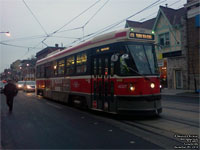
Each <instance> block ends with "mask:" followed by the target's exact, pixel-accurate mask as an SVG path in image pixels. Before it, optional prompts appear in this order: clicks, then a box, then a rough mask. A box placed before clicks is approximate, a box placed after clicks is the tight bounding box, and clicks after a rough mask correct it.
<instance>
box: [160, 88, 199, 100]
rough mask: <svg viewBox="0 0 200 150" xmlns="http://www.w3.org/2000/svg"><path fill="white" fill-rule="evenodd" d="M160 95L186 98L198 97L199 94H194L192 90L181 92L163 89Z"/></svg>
mask: <svg viewBox="0 0 200 150" xmlns="http://www.w3.org/2000/svg"><path fill="white" fill-rule="evenodd" d="M161 95H177V96H187V97H199V98H200V93H195V92H194V91H192V90H181V89H168V88H163V89H162V91H161Z"/></svg>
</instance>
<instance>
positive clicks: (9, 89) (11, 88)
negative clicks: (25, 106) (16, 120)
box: [4, 80, 18, 112]
mask: <svg viewBox="0 0 200 150" xmlns="http://www.w3.org/2000/svg"><path fill="white" fill-rule="evenodd" d="M17 93H18V89H17V87H16V85H15V83H14V81H12V80H9V81H8V84H6V86H5V88H4V94H5V95H6V101H7V105H8V107H9V111H10V112H12V109H13V99H14V97H15V96H16V95H17Z"/></svg>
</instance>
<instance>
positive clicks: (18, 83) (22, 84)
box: [16, 81, 25, 90]
mask: <svg viewBox="0 0 200 150" xmlns="http://www.w3.org/2000/svg"><path fill="white" fill-rule="evenodd" d="M24 83H25V81H18V82H17V84H16V85H17V88H18V90H22V89H24Z"/></svg>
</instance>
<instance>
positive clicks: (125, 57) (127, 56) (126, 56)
mask: <svg viewBox="0 0 200 150" xmlns="http://www.w3.org/2000/svg"><path fill="white" fill-rule="evenodd" d="M121 57H122V59H123V60H125V59H129V55H128V54H123V55H122V56H121Z"/></svg>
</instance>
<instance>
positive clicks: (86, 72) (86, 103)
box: [36, 28, 162, 115]
mask: <svg viewBox="0 0 200 150" xmlns="http://www.w3.org/2000/svg"><path fill="white" fill-rule="evenodd" d="M36 94H37V95H41V96H43V97H45V98H48V99H52V100H55V101H59V102H62V103H67V104H70V105H78V106H80V107H84V108H88V109H92V110H97V111H103V112H109V113H114V114H135V113H137V114H138V113H150V112H152V113H153V114H156V115H158V114H160V113H161V112H162V106H161V94H160V78H159V70H158V66H157V60H156V54H155V44H154V34H153V32H152V31H151V30H147V29H142V28H125V29H121V30H117V31H113V32H110V33H107V34H104V35H100V36H97V37H95V38H93V39H91V40H88V41H87V42H84V43H82V44H79V45H77V46H74V47H71V48H66V49H64V50H62V51H58V52H56V53H52V54H49V55H48V56H46V57H45V58H42V59H40V60H38V61H37V63H36Z"/></svg>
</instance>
